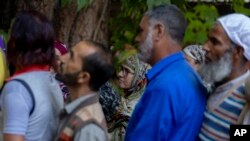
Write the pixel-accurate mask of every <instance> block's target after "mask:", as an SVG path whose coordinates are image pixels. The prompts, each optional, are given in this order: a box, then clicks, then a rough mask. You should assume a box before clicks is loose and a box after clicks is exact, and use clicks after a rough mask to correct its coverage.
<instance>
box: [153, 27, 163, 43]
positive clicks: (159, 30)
mask: <svg viewBox="0 0 250 141" xmlns="http://www.w3.org/2000/svg"><path fill="white" fill-rule="evenodd" d="M154 29H155V37H156V40H159V39H161V38H162V37H163V36H164V35H165V27H164V25H163V24H162V23H157V24H156V25H155V27H154Z"/></svg>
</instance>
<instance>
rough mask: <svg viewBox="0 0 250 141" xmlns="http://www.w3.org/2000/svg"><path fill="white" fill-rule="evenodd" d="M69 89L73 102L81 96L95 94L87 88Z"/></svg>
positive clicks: (76, 87)
mask: <svg viewBox="0 0 250 141" xmlns="http://www.w3.org/2000/svg"><path fill="white" fill-rule="evenodd" d="M68 88H69V92H70V98H71V100H72V101H74V100H76V99H77V98H79V97H81V96H86V95H89V94H91V93H93V92H94V91H93V90H91V89H90V88H89V87H87V86H75V87H68Z"/></svg>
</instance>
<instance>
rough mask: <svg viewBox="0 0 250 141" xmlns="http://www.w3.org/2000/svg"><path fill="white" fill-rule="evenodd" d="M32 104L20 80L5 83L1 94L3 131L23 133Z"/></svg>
mask: <svg viewBox="0 0 250 141" xmlns="http://www.w3.org/2000/svg"><path fill="white" fill-rule="evenodd" d="M32 104H33V103H32V99H31V97H30V94H29V93H28V91H27V89H26V88H25V87H24V86H23V85H22V84H21V83H20V82H16V81H12V82H11V81H10V82H9V83H7V84H6V86H5V87H4V89H3V92H2V94H1V107H2V110H3V132H4V133H8V134H17V135H25V133H26V130H27V127H28V121H29V113H30V110H31V108H32Z"/></svg>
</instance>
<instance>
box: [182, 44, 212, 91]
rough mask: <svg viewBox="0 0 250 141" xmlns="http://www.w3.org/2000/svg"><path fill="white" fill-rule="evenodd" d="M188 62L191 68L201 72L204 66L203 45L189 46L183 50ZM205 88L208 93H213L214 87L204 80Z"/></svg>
mask: <svg viewBox="0 0 250 141" xmlns="http://www.w3.org/2000/svg"><path fill="white" fill-rule="evenodd" d="M183 52H184V54H185V57H186V59H187V61H188V62H189V63H190V64H191V66H192V67H193V68H194V69H195V70H196V71H198V72H199V69H200V68H201V67H202V65H203V64H204V60H205V51H204V50H203V49H202V46H201V45H189V46H187V47H185V48H184V49H183ZM203 83H204V86H205V87H206V88H207V92H208V93H211V92H212V91H213V89H214V88H213V86H212V85H211V84H209V83H207V82H205V81H204V80H203Z"/></svg>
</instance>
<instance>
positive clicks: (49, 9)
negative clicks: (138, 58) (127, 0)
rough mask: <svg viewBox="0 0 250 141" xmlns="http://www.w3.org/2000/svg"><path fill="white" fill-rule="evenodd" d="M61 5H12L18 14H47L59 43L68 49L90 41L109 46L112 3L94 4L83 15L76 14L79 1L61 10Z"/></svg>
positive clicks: (99, 0)
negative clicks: (110, 6) (26, 12)
mask: <svg viewBox="0 0 250 141" xmlns="http://www.w3.org/2000/svg"><path fill="white" fill-rule="evenodd" d="M8 1H10V0H8ZM12 1H13V0H12ZM60 2H61V0H16V1H15V2H14V3H12V4H13V5H14V6H13V7H14V8H15V11H16V12H18V11H22V10H37V11H40V12H41V13H43V14H45V15H46V16H47V17H48V18H49V19H50V20H51V21H52V23H53V26H54V29H55V33H56V36H57V39H59V40H61V41H62V42H64V43H65V44H66V45H67V46H68V47H72V46H73V45H75V44H76V43H77V42H79V41H81V40H88V39H91V40H94V41H97V42H100V43H103V44H105V45H108V16H109V11H108V8H109V5H110V3H109V0H93V2H92V3H91V4H90V5H89V6H88V7H86V8H83V9H81V10H80V11H77V4H76V0H72V1H71V3H69V4H67V5H66V6H65V7H61V6H60ZM12 18H13V17H12Z"/></svg>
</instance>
